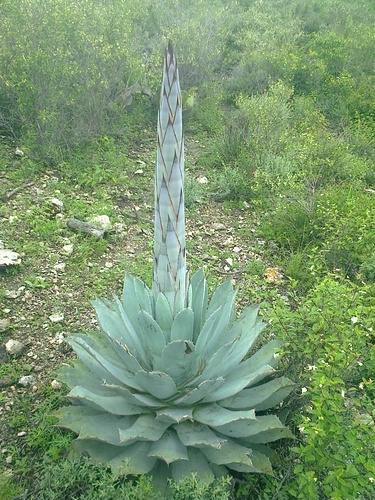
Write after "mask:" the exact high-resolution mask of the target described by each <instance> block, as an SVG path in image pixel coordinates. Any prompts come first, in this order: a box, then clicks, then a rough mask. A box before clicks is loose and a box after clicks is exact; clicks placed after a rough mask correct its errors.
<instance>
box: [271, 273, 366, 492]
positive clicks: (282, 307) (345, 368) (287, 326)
mask: <svg viewBox="0 0 375 500" xmlns="http://www.w3.org/2000/svg"><path fill="white" fill-rule="evenodd" d="M374 294H375V290H374V287H373V286H372V287H369V286H361V287H359V286H357V285H355V284H353V283H350V282H348V281H345V280H341V279H337V278H336V279H335V278H333V277H328V278H326V279H324V280H323V281H322V282H321V283H319V284H318V285H317V286H315V287H314V288H313V289H312V290H311V291H310V293H309V294H308V296H307V298H306V299H305V300H301V299H300V298H299V297H298V296H296V295H293V296H292V300H291V305H290V306H289V305H287V303H285V301H282V300H278V301H277V302H276V303H274V305H273V306H272V308H270V309H269V310H268V314H269V316H270V317H271V318H272V323H271V325H272V328H273V329H274V330H275V331H277V332H280V331H282V332H283V333H282V336H283V338H284V340H285V351H286V353H285V356H286V357H285V359H286V360H288V365H287V366H286V367H285V369H287V371H288V373H289V374H292V376H293V378H294V380H298V381H299V384H300V396H299V397H298V398H296V399H295V400H294V402H293V405H292V407H293V406H294V408H295V409H294V412H295V415H294V417H293V421H294V423H295V425H296V427H297V428H298V429H299V438H298V439H297V441H296V444H295V446H294V447H292V449H291V451H292V453H293V454H294V458H293V464H294V465H293V468H294V471H293V474H292V477H291V478H288V481H286V483H285V484H284V485H282V487H281V488H280V490H281V491H280V490H278V491H279V493H280V498H284V497H283V496H282V494H283V493H284V494H285V493H287V495H288V496H287V497H286V498H306V499H316V498H321V499H328V498H329V499H337V500H339V499H342V498H353V499H354V498H361V499H368V500H370V499H371V498H373V497H374V493H375V481H374V478H375V459H374V457H375V439H374V437H375V433H374V431H375V424H374V417H375V412H374V407H373V398H374V395H375V382H374V373H375V342H374V340H375V338H374V332H373V321H372V318H373V317H374V313H375V308H374ZM292 304H294V306H293V305H292ZM302 346H303V347H302ZM301 407H302V408H301ZM292 457H293V455H292Z"/></svg>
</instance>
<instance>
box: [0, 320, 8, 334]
mask: <svg viewBox="0 0 375 500" xmlns="http://www.w3.org/2000/svg"><path fill="white" fill-rule="evenodd" d="M9 325H10V319H8V318H4V319H0V332H5V330H6V329H7V328H8V326H9Z"/></svg>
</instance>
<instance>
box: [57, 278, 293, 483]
mask: <svg viewBox="0 0 375 500" xmlns="http://www.w3.org/2000/svg"><path fill="white" fill-rule="evenodd" d="M235 295H236V292H235V291H234V290H233V286H232V283H231V282H230V281H228V282H225V283H223V284H222V285H221V286H219V287H218V288H217V290H216V291H215V292H214V294H213V296H212V298H211V300H210V301H209V303H208V291H207V283H206V280H205V277H204V274H203V272H202V271H198V272H197V273H195V274H194V275H193V276H192V278H191V281H190V286H189V289H188V304H187V307H186V308H184V309H182V310H180V312H179V313H178V314H177V315H176V316H175V317H174V318H173V316H172V313H171V309H170V306H169V303H168V301H167V300H163V299H160V297H162V295H159V296H158V297H159V299H160V300H158V301H157V302H156V303H155V301H154V300H153V294H152V292H151V291H150V289H149V288H148V287H147V286H146V285H145V284H144V283H143V282H142V281H141V280H139V279H137V278H134V277H132V276H130V275H128V276H127V277H126V278H125V284H124V293H123V299H122V300H120V299H119V298H115V300H114V301H113V302H109V301H106V300H96V301H95V302H94V307H95V309H96V312H97V317H98V320H99V324H100V328H101V330H100V331H99V332H95V333H92V334H91V335H76V336H74V337H71V338H70V339H69V340H68V342H69V343H70V345H71V346H72V347H73V349H74V351H75V352H76V353H77V355H78V357H79V359H78V360H77V361H75V362H74V363H73V364H72V366H66V367H63V368H62V369H61V370H60V374H59V379H60V380H61V381H63V382H65V383H66V384H67V385H68V386H69V387H71V388H72V390H71V392H70V393H69V398H70V399H71V400H72V401H73V403H74V405H75V406H69V407H65V408H62V409H61V410H60V411H59V412H58V415H59V417H60V421H59V425H61V426H64V427H68V428H70V429H72V430H73V431H75V432H76V433H77V434H78V438H77V440H76V445H77V447H78V449H79V450H87V451H88V452H89V454H90V456H91V457H92V458H93V459H94V460H95V461H97V462H104V463H108V464H109V465H110V466H111V467H112V468H113V469H114V470H115V471H117V472H121V471H123V472H126V473H132V474H141V473H151V474H152V475H153V476H158V477H160V474H166V475H171V476H172V477H173V478H175V479H179V478H181V477H182V476H183V475H185V474H187V473H189V471H190V470H191V471H195V472H197V473H199V474H200V475H202V476H206V475H212V474H214V475H218V474H225V473H227V472H228V469H232V470H237V471H248V472H271V463H270V460H269V458H268V457H269V454H270V451H271V450H270V449H268V448H267V446H265V443H269V442H272V441H275V440H277V439H280V438H284V437H288V436H290V432H289V430H288V429H287V428H286V427H285V426H284V425H283V424H282V423H281V422H280V420H279V419H278V417H277V416H275V415H272V414H267V412H266V410H268V409H270V408H272V407H274V406H275V405H277V404H278V403H280V402H281V401H282V400H283V399H284V398H285V397H286V396H287V395H288V394H289V393H290V391H291V390H292V388H293V383H292V382H291V381H290V380H288V379H286V378H283V377H281V378H276V379H270V378H269V376H270V375H271V374H272V373H273V372H274V370H275V366H276V363H277V361H278V359H279V358H278V356H277V355H276V353H277V351H278V349H279V342H278V341H277V340H272V341H271V342H269V343H267V344H266V345H264V346H263V347H261V348H260V349H259V350H257V351H256V352H255V353H254V354H252V355H250V356H248V357H247V356H246V355H247V353H248V352H249V351H252V348H253V347H254V343H255V342H256V340H257V338H258V336H259V334H260V333H261V331H262V330H263V328H264V326H265V325H264V323H263V322H262V321H261V320H260V319H259V316H258V308H257V307H249V308H247V309H246V310H245V311H244V312H243V313H242V314H241V315H240V316H239V317H238V318H237V319H236V317H235V316H236V314H235Z"/></svg>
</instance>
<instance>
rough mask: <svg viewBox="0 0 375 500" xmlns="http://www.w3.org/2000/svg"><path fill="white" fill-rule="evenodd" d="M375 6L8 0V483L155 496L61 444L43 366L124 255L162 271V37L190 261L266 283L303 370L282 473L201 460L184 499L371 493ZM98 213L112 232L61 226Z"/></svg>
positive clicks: (0, 191) (3, 20)
mask: <svg viewBox="0 0 375 500" xmlns="http://www.w3.org/2000/svg"><path fill="white" fill-rule="evenodd" d="M374 20H375V6H374V5H373V4H372V3H371V2H368V1H366V0H359V1H357V2H352V1H349V0H311V1H310V2H305V1H303V0H286V1H285V0H283V1H281V0H238V1H236V2H229V1H226V0H214V1H210V2H208V1H207V0H199V1H195V2H190V1H188V0H171V1H170V2H165V1H161V2H159V3H158V4H155V2H152V1H151V0H145V1H142V2H134V1H127V0H125V1H123V2H116V1H111V0H106V1H104V2H103V1H96V0H94V1H92V2H90V3H89V5H88V3H87V2H86V1H84V0H75V1H74V2H73V1H71V0H68V1H67V0H64V1H63V0H54V1H52V2H51V1H46V0H37V1H35V0H16V1H10V0H3V1H2V2H0V42H1V47H2V49H1V52H0V134H1V142H0V173H1V179H2V182H1V185H0V198H1V199H2V203H1V206H0V221H1V226H0V231H1V232H0V240H1V241H2V242H3V244H4V246H5V247H6V248H10V249H12V250H13V251H15V252H18V253H19V254H20V256H21V259H22V262H21V264H20V265H19V266H13V267H10V266H9V267H8V268H3V267H2V268H0V283H1V288H0V320H1V322H0V326H1V328H0V341H1V349H0V383H1V395H0V427H1V434H0V446H1V458H0V460H1V462H2V468H3V472H2V473H1V475H0V498H1V499H4V500H5V499H15V498H35V499H42V498H46V499H47V498H48V499H61V500H62V499H65V498H77V499H80V498H82V499H83V498H92V499H99V498H103V499H110V498H124V499H125V498H129V499H131V498H150V499H153V498H155V499H156V498H158V493H157V492H156V491H155V490H154V488H153V485H152V483H151V482H150V481H149V480H148V479H147V478H146V477H143V476H141V477H136V476H132V477H131V478H129V477H128V478H124V477H117V478H115V477H113V476H112V475H111V474H110V472H109V471H108V470H107V469H106V468H105V467H100V466H94V465H92V464H90V463H89V462H88V461H87V459H86V458H85V457H82V458H81V459H80V460H79V461H71V460H70V459H69V455H68V453H69V448H70V443H71V441H72V439H73V438H74V434H73V433H70V432H68V431H64V430H61V429H58V428H57V427H56V426H55V423H56V421H57V420H56V418H55V417H53V416H52V414H53V412H54V411H56V410H57V409H59V408H61V407H62V406H64V404H65V403H64V396H65V394H66V393H67V389H66V388H65V387H64V386H62V387H59V386H58V385H56V384H55V383H54V384H52V385H51V383H52V381H54V379H55V378H56V371H57V369H58V368H59V367H60V366H61V364H62V363H66V362H69V361H71V360H72V358H73V353H72V351H71V350H70V348H69V347H68V345H67V344H66V342H64V341H63V339H64V338H65V337H68V336H69V335H70V334H77V333H82V332H88V331H90V330H92V325H93V324H95V321H96V320H95V316H94V313H93V311H92V308H91V305H90V300H93V299H95V298H97V297H102V296H106V297H108V296H110V295H111V293H116V294H119V293H120V292H121V287H122V281H123V274H124V272H125V271H126V272H129V273H131V274H133V275H136V276H138V277H139V278H141V279H142V280H144V281H145V283H148V284H149V285H150V284H151V280H152V259H151V257H152V245H153V243H152V242H153V220H152V214H153V176H154V162H155V151H156V120H157V106H158V97H159V96H158V93H159V87H160V78H161V71H162V56H163V53H164V50H165V47H166V45H167V43H168V40H172V41H173V44H174V46H175V50H176V53H177V57H178V62H179V71H180V81H181V87H182V95H183V112H184V114H183V120H184V129H185V142H186V174H187V176H186V214H187V238H188V242H187V250H188V255H189V262H190V266H191V268H192V269H191V271H196V270H198V269H199V268H201V267H203V268H204V269H205V271H206V273H207V274H208V277H209V278H208V285H209V289H210V291H211V293H212V291H213V289H214V288H215V287H216V286H217V285H218V284H219V283H221V282H222V281H224V280H226V279H228V278H233V279H234V280H235V282H236V287H238V288H239V293H238V298H239V302H240V308H241V309H244V308H245V307H246V305H248V304H249V303H253V302H257V303H260V304H261V313H262V315H263V320H264V321H265V322H267V323H268V325H267V328H266V330H265V334H264V338H263V340H262V342H264V343H266V342H267V341H268V340H270V339H271V338H272V337H273V336H274V335H277V336H278V337H281V338H282V339H283V340H284V345H283V351H284V352H283V356H282V358H281V361H280V363H279V365H278V372H279V375H280V376H285V377H288V378H290V379H291V380H293V381H294V382H295V383H296V384H297V388H296V390H295V391H294V392H293V393H292V394H291V395H290V396H289V398H288V399H287V400H286V401H285V402H284V403H283V405H282V406H281V407H280V414H281V415H282V418H283V421H284V422H286V424H287V425H288V427H289V428H290V429H291V430H292V432H293V436H294V437H293V438H292V439H289V440H285V442H284V441H279V442H276V443H275V444H274V446H273V448H274V450H275V456H274V457H273V468H274V473H273V476H272V475H263V474H247V473H244V472H242V473H241V472H238V473H237V474H236V476H235V477H234V478H233V480H231V481H226V480H216V481H214V482H212V483H210V484H206V483H204V482H202V481H201V480H200V479H198V478H197V477H194V476H191V477H190V476H187V477H186V478H185V479H184V480H183V481H182V482H171V489H172V491H173V498H176V499H193V498H213V497H215V498H216V497H217V498H223V499H224V498H238V499H246V498H249V499H250V498H257V499H262V500H265V499H293V498H303V499H312V500H314V499H333V500H334V499H337V500H339V499H340V500H341V499H343V498H346V499H369V500H370V499H372V498H374V496H375V459H374V456H375V424H374V421H375V406H374V400H375V383H374V378H375V348H374V331H373V328H374V319H375V168H374V157H375V153H374V132H375V124H374V119H375V114H374V109H375V102H374V92H373V88H374V83H375V81H374V80H375V78H374V72H373V68H374V54H375V28H374V26H375V23H374ZM54 199H57V200H58V201H60V202H61V204H60V205H56V200H55V201H53V200H54ZM97 215H106V216H108V217H109V219H110V221H111V224H112V229H111V230H110V234H109V236H108V238H106V239H94V238H92V237H90V236H85V235H83V234H81V233H73V232H71V231H70V230H69V228H68V227H67V225H66V222H67V219H68V218H69V217H75V218H77V219H80V220H83V221H90V219H92V218H93V217H94V216H97ZM51 317H52V320H51V319H50V318H51ZM56 319H57V321H56ZM9 339H16V340H19V341H21V342H22V343H23V344H24V349H23V350H22V351H21V352H20V353H19V354H17V355H11V354H9V353H7V352H6V350H5V347H4V345H5V344H6V343H7V342H8V340H9ZM27 375H30V376H31V378H30V379H29V380H30V383H29V385H26V386H24V385H22V384H21V383H20V380H21V377H23V376H27Z"/></svg>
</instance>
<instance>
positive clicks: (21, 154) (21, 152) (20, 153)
mask: <svg viewBox="0 0 375 500" xmlns="http://www.w3.org/2000/svg"><path fill="white" fill-rule="evenodd" d="M14 154H15V155H17V156H23V155H24V154H25V153H24V152H23V151H22V149H20V148H16V150H15V152H14Z"/></svg>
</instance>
